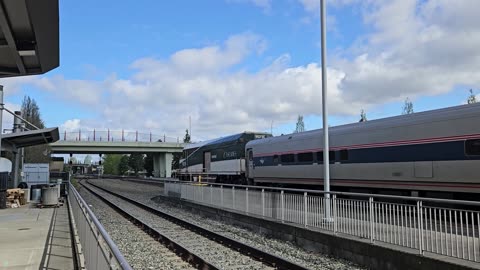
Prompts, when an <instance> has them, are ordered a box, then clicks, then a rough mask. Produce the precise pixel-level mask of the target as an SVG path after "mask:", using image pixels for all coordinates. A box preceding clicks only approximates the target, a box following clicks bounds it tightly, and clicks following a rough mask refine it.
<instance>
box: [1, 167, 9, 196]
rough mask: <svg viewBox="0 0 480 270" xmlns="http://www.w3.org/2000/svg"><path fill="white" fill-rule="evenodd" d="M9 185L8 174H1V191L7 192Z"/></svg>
mask: <svg viewBox="0 0 480 270" xmlns="http://www.w3.org/2000/svg"><path fill="white" fill-rule="evenodd" d="M7 185H8V172H0V191H6V190H7V188H8V187H7Z"/></svg>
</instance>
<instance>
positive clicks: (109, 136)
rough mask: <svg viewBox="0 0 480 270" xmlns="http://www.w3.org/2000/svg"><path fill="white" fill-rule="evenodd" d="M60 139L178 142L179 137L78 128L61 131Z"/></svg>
mask: <svg viewBox="0 0 480 270" xmlns="http://www.w3.org/2000/svg"><path fill="white" fill-rule="evenodd" d="M60 140H62V141H90V142H169V143H180V138H179V137H171V136H166V135H165V134H152V133H151V132H149V133H142V132H138V131H127V130H79V131H75V132H67V131H63V133H61V136H60Z"/></svg>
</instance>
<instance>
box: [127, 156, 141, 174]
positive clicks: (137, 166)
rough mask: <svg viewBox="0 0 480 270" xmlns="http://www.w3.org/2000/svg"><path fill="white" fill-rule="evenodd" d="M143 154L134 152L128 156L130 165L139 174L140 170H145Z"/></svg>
mask: <svg viewBox="0 0 480 270" xmlns="http://www.w3.org/2000/svg"><path fill="white" fill-rule="evenodd" d="M143 163H144V161H143V154H140V153H133V154H130V157H129V158H128V166H129V167H130V168H131V169H132V170H133V171H134V172H135V174H137V173H138V172H139V171H140V170H143Z"/></svg>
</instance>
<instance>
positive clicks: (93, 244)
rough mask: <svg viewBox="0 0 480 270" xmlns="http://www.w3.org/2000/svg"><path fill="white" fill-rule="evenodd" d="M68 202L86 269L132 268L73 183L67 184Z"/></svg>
mask: <svg viewBox="0 0 480 270" xmlns="http://www.w3.org/2000/svg"><path fill="white" fill-rule="evenodd" d="M69 186H70V187H69V191H70V192H69V196H68V200H69V204H70V205H71V207H72V213H73V218H74V221H75V225H76V228H77V231H78V235H79V238H80V243H81V246H82V250H83V251H82V252H83V256H84V258H85V266H86V269H113V270H116V269H123V270H131V269H132V268H131V267H130V265H129V264H128V262H127V261H126V260H125V258H124V257H123V255H122V253H121V252H120V251H119V250H118V247H117V246H116V245H115V243H114V242H113V241H112V239H110V236H109V235H108V233H107V232H106V231H105V229H104V228H103V226H102V225H101V223H100V222H99V221H98V219H97V218H96V217H95V214H94V213H93V212H92V210H90V208H89V207H88V205H87V203H86V202H85V201H84V200H83V198H82V197H81V196H80V194H79V193H78V192H77V190H76V189H75V187H73V185H71V184H70V185H69Z"/></svg>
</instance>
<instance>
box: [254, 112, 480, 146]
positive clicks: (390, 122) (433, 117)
mask: <svg viewBox="0 0 480 270" xmlns="http://www.w3.org/2000/svg"><path fill="white" fill-rule="evenodd" d="M479 114H480V103H474V104H466V105H459V106H454V107H448V108H443V109H436V110H430V111H424V112H417V113H412V114H405V115H398V116H392V117H386V118H381V119H376V120H369V121H365V122H355V123H350V124H344V125H340V126H335V127H329V134H331V135H340V134H347V133H357V132H368V131H370V130H378V129H389V128H394V127H398V126H408V125H419V124H422V123H428V122H434V121H442V120H449V119H458V118H463V117H468V116H471V115H479ZM321 131H322V129H315V130H310V131H305V132H300V133H292V134H287V135H281V136H276V137H270V138H265V139H259V140H254V141H250V142H248V146H251V145H255V144H262V143H266V142H270V143H275V142H282V141H287V140H289V139H292V138H293V137H295V138H296V139H301V138H302V137H304V138H311V137H312V136H318V134H319V133H321Z"/></svg>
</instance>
